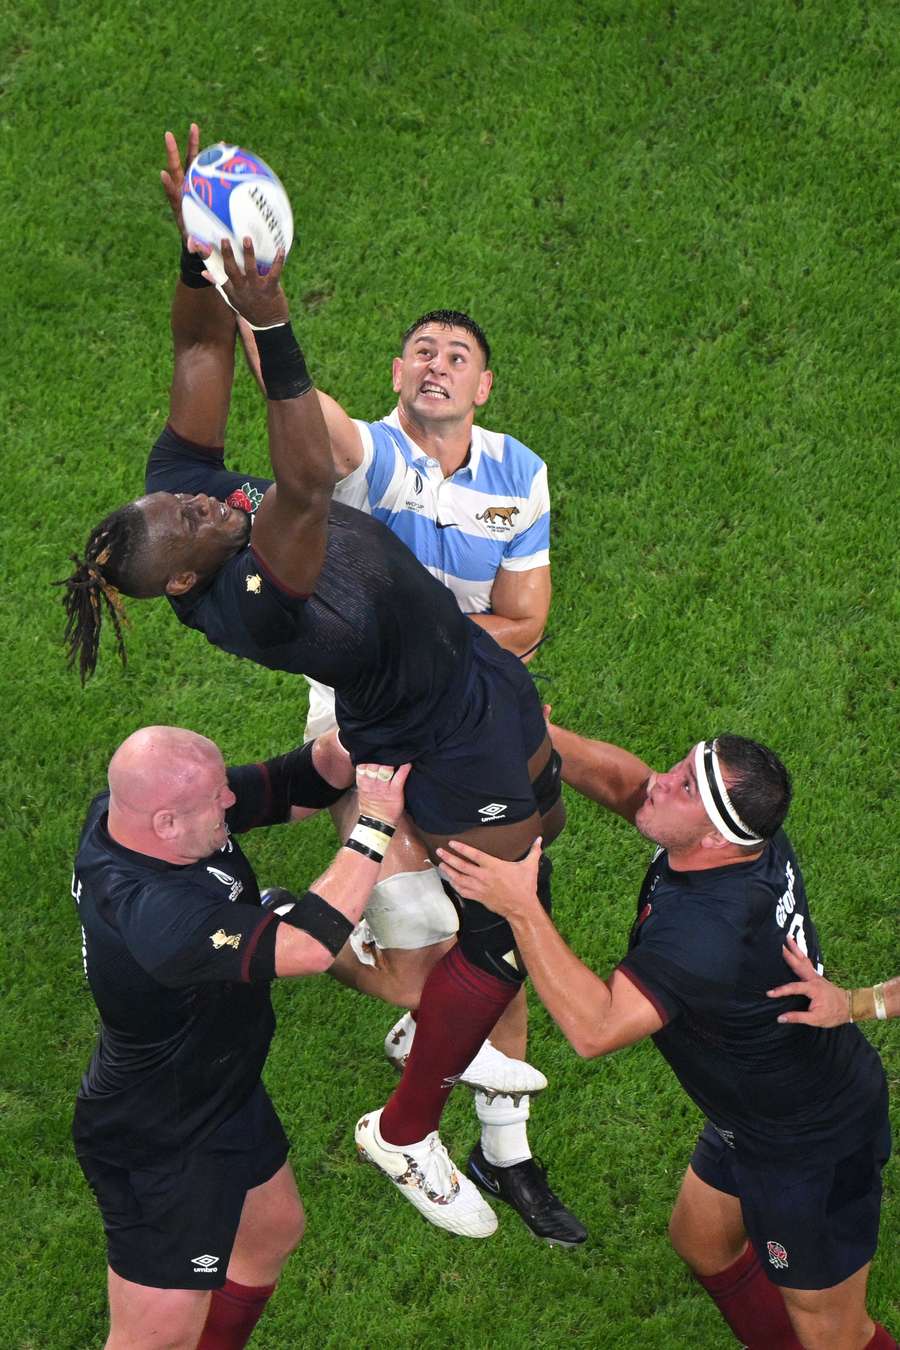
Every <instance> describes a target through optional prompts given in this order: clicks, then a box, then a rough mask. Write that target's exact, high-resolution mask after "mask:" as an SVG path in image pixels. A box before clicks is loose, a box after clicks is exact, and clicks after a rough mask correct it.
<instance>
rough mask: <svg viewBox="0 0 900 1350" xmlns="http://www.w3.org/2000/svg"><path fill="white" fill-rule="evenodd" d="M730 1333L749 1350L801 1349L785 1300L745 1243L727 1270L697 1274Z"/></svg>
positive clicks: (751, 1248) (750, 1246)
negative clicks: (713, 1273)
mask: <svg viewBox="0 0 900 1350" xmlns="http://www.w3.org/2000/svg"><path fill="white" fill-rule="evenodd" d="M694 1273H695V1277H696V1279H697V1280H699V1282H700V1283H701V1284H702V1285H703V1288H704V1289H705V1290H706V1292H707V1293H708V1294H709V1296H710V1298H711V1299H712V1301H713V1302H714V1303H715V1305H716V1307H717V1308H718V1309H719V1312H720V1313H721V1314H722V1316H723V1317H724V1318H725V1321H726V1322H727V1323H728V1325H729V1326H730V1327H731V1330H732V1331H733V1332H734V1334H735V1336H737V1338H738V1340H739V1341H742V1342H743V1343H744V1344H745V1345H746V1346H747V1347H748V1350H803V1346H802V1344H801V1342H800V1341H798V1340H797V1337H796V1335H795V1334H794V1328H793V1326H792V1325H791V1319H790V1318H789V1317H788V1311H787V1308H786V1307H785V1305H784V1299H783V1298H782V1297H781V1292H780V1290H779V1289H778V1287H777V1285H774V1284H773V1283H772V1281H771V1280H770V1279H769V1277H768V1276H767V1275H766V1272H765V1271H764V1270H763V1268H762V1266H761V1265H760V1264H759V1258H758V1257H757V1255H756V1252H755V1251H754V1250H753V1247H752V1245H751V1244H750V1243H749V1242H748V1243H747V1246H746V1247H745V1249H744V1251H743V1252H742V1253H741V1255H740V1256H739V1257H738V1259H737V1260H736V1261H735V1262H734V1263H733V1265H730V1266H729V1267H728V1268H727V1270H720V1271H718V1272H717V1273H716V1274H715V1275H697V1274H696V1272H694Z"/></svg>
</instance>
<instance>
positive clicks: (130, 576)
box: [54, 502, 147, 684]
mask: <svg viewBox="0 0 900 1350" xmlns="http://www.w3.org/2000/svg"><path fill="white" fill-rule="evenodd" d="M146 539H147V527H146V524H145V523H144V518H143V516H142V514H141V512H140V510H139V509H138V508H137V507H136V506H135V504H134V503H133V502H131V503H129V505H128V506H123V507H120V508H119V510H118V511H113V512H112V513H111V514H110V515H108V516H107V517H106V519H105V520H101V522H100V524H99V525H97V526H96V527H95V528H94V529H93V530H92V531H91V535H90V538H89V539H88V541H87V545H86V547H85V550H84V558H79V557H78V555H77V553H71V554H70V555H69V558H70V561H71V562H73V563H74V564H75V571H74V572H73V573H72V575H71V576H70V577H65V578H64V579H63V580H62V581H57V582H55V583H54V584H55V585H57V586H64V587H65V588H66V589H65V594H64V595H63V607H64V609H65V611H66V631H65V635H64V641H65V645H66V651H67V664H68V666H69V669H71V668H72V666H73V665H74V664H75V662H76V660H77V661H78V671H79V675H80V676H81V683H82V684H84V683H85V681H86V680H87V679H88V678H89V676H91V675H93V673H94V671H95V669H96V667H97V657H98V655H99V652H100V629H101V627H102V624H103V613H104V610H105V611H106V613H107V614H108V615H109V618H110V621H111V623H112V626H113V629H114V631H115V635H116V649H117V651H118V653H119V657H120V659H121V662H122V665H123V666H124V665H125V664H126V663H127V659H128V658H127V656H126V653H125V638H124V635H123V632H122V629H123V627H124V626H125V625H126V624H127V623H128V617H127V615H126V613H125V606H124V605H123V604H122V596H121V594H120V591H124V593H125V594H126V595H134V596H142V595H146V594H147V591H146V589H144V588H143V587H142V586H141V584H140V582H138V580H137V572H138V569H137V567H136V566H135V564H136V563H137V562H138V561H139V560H140V556H141V554H142V553H143V551H144V545H145V543H146Z"/></svg>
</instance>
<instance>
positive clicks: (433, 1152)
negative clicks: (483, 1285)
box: [355, 1107, 497, 1238]
mask: <svg viewBox="0 0 900 1350" xmlns="http://www.w3.org/2000/svg"><path fill="white" fill-rule="evenodd" d="M383 1109H384V1108H383V1107H382V1108H380V1109H379V1110H377V1111H369V1112H367V1113H366V1115H364V1116H362V1117H361V1119H360V1120H359V1121H358V1122H357V1125H356V1131H355V1137H356V1151H357V1153H358V1154H359V1157H360V1160H361V1161H363V1162H370V1163H373V1164H374V1166H375V1167H377V1168H378V1170H379V1171H380V1172H383V1173H384V1175H385V1176H386V1177H387V1178H388V1179H389V1180H390V1181H391V1182H393V1184H394V1185H395V1186H396V1187H397V1190H398V1191H400V1193H401V1195H405V1196H406V1198H407V1200H409V1202H410V1203H411V1204H413V1205H415V1207H416V1209H417V1210H418V1211H419V1213H420V1214H424V1216H425V1218H426V1219H427V1220H428V1222H429V1223H433V1224H434V1225H435V1226H436V1227H437V1228H446V1229H447V1231H448V1232H450V1233H457V1234H459V1235H460V1236H461V1237H474V1238H483V1237H490V1236H491V1234H492V1233H493V1232H494V1231H495V1229H496V1227H497V1216H496V1214H495V1213H494V1211H493V1210H492V1209H491V1207H490V1205H489V1204H487V1203H486V1202H485V1201H484V1200H483V1199H482V1197H481V1193H480V1191H479V1190H478V1187H477V1186H474V1185H473V1184H472V1182H471V1181H469V1179H468V1177H466V1176H465V1175H464V1174H462V1173H460V1172H459V1171H458V1170H457V1168H456V1166H455V1165H454V1163H453V1162H451V1160H450V1156H449V1154H448V1153H447V1150H446V1149H445V1148H444V1145H443V1144H442V1143H441V1140H440V1136H439V1135H438V1132H437V1130H432V1132H431V1134H429V1135H426V1136H425V1138H424V1139H422V1140H420V1141H419V1142H418V1143H417V1144H386V1143H385V1142H384V1140H383V1139H382V1138H381V1135H380V1134H379V1133H378V1122H379V1120H380V1119H381V1112H382V1110H383Z"/></svg>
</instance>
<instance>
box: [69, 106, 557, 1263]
mask: <svg viewBox="0 0 900 1350" xmlns="http://www.w3.org/2000/svg"><path fill="white" fill-rule="evenodd" d="M198 143H199V133H198V132H197V128H196V127H192V129H191V137H190V141H189V155H192V154H194V153H196V150H197V146H198ZM167 145H168V150H169V169H168V172H167V174H166V176H165V179H164V181H166V183H167V186H168V187H169V188H170V189H173V190H174V191H176V192H177V187H178V179H179V176H180V174H181V164H180V158H179V155H178V150H177V146H176V144H175V141H174V138H173V137H171V135H170V136H168V137H167ZM222 252H223V258H224V262H225V267H226V271H227V275H228V282H227V284H226V285H225V287H224V291H225V293H226V294H227V296H228V299H229V301H230V302H231V304H232V305H233V306H234V308H235V310H236V311H238V312H240V313H241V314H242V315H243V316H244V318H246V319H247V320H248V322H249V323H250V324H251V325H252V326H253V327H254V329H255V330H256V340H257V344H258V346H259V352H260V363H261V371H262V378H263V382H264V384H265V387H266V392H267V416H268V439H269V451H270V457H271V461H272V467H273V470H274V478H275V483H274V485H273V486H271V487H268V488H267V490H263V489H264V488H265V486H266V482H267V480H263V486H262V487H260V486H259V485H258V484H257V483H255V482H254V481H253V480H250V479H245V478H244V476H242V475H239V474H235V473H232V472H230V471H229V470H227V469H226V468H225V465H224V459H223V452H222V449H221V447H222V445H223V442H224V436H225V428H226V422H227V416H228V407H229V401H230V395H231V385H232V379H233V371H234V349H235V332H236V318H235V314H234V313H233V312H232V311H231V310H230V309H229V308H227V307H226V306H225V305H223V303H222V300H221V298H220V297H219V296H218V295H217V294H216V292H215V291H214V290H213V289H212V288H211V287H209V286H207V285H205V278H204V277H203V276H202V261H201V260H198V259H197V258H196V257H195V256H194V255H192V254H191V253H190V252H189V251H187V249H185V251H184V253H183V265H182V279H181V281H180V283H179V285H178V287H177V292H176V296H175V300H174V303H173V310H172V328H173V337H174V343H175V368H174V376H173V384H172V391H171V401H170V417H169V424H168V426H167V428H166V429H165V431H164V432H163V433H162V435H161V436H160V438H159V440H158V441H157V444H156V446H155V447H154V450H153V453H152V456H151V464H150V469H149V473H148V477H149V478H150V482H149V484H148V486H150V487H152V488H154V489H156V490H153V491H150V492H149V493H148V495H146V496H144V497H142V498H140V499H138V500H137V501H135V502H132V503H129V504H128V505H126V506H125V507H123V508H121V509H120V510H119V511H116V512H113V513H112V514H111V515H110V516H107V517H106V519H105V520H104V521H102V522H101V523H100V525H99V526H97V527H96V529H95V530H94V531H92V533H91V535H90V538H89V541H88V546H87V550H86V553H85V556H84V558H83V559H82V560H78V562H77V565H76V569H75V571H74V573H73V574H72V576H71V577H70V578H69V579H68V581H67V583H66V597H65V598H66V606H67V611H68V617H69V628H68V632H69V651H70V659H71V660H72V661H76V660H77V661H78V663H79V666H80V669H81V672H82V676H83V677H86V676H87V675H89V674H90V672H91V670H92V669H93V667H94V665H95V664H96V660H97V655H98V650H99V638H100V629H101V622H102V616H103V611H104V608H105V607H108V606H109V605H111V606H113V609H114V612H115V615H116V619H119V609H118V603H117V597H116V596H115V595H114V591H121V592H123V593H124V594H127V595H130V596H133V597H135V598H151V597H155V596H160V597H161V596H165V597H167V599H168V600H169V602H170V603H171V605H172V607H173V609H174V610H175V612H176V614H177V616H178V618H179V619H180V621H181V622H182V623H183V624H184V625H185V626H187V627H189V628H193V629H196V630H198V631H200V632H202V633H204V634H205V636H206V637H207V639H208V640H209V641H210V642H212V643H213V644H214V645H216V646H219V647H221V648H222V649H223V650H225V651H227V652H230V653H232V654H234V655H238V656H243V657H245V658H248V659H250V660H254V661H256V662H258V663H259V664H262V665H265V666H268V667H270V668H272V669H277V670H284V671H288V672H291V673H296V674H307V675H310V676H312V677H313V678H314V679H318V680H320V681H322V682H323V683H326V684H329V685H331V686H333V687H334V688H335V689H336V705H337V714H338V721H339V725H340V729H341V738H342V740H343V742H344V743H345V745H346V746H347V748H348V750H349V751H350V753H351V756H352V758H353V760H354V762H356V763H358V762H361V761H367V762H375V763H390V764H396V763H405V762H407V761H412V763H413V770H412V772H411V774H410V777H409V780H408V782H407V785H406V801H407V806H408V809H409V813H410V816H411V817H412V819H413V821H414V823H415V825H416V827H417V829H418V831H419V833H420V835H421V837H422V839H423V840H424V842H425V844H426V846H427V847H428V848H429V850H430V852H431V853H432V856H434V850H435V849H436V848H437V847H438V846H439V845H440V844H441V843H443V842H445V841H446V840H447V839H448V838H449V836H450V835H451V834H452V835H454V836H458V835H460V834H461V835H462V836H463V837H464V838H466V839H469V840H471V842H473V843H476V844H479V845H480V846H482V847H484V848H487V849H488V850H491V851H496V852H497V853H498V855H500V856H503V857H506V858H516V857H521V856H522V855H523V854H524V853H525V852H526V851H527V850H528V848H529V846H530V845H531V843H532V841H533V840H534V838H535V837H536V836H537V835H538V834H541V835H542V836H543V838H544V839H545V840H546V841H547V842H548V843H549V842H550V840H551V839H552V838H553V837H554V835H555V834H556V833H557V832H558V831H559V829H560V828H561V826H562V820H563V810H562V804H561V800H560V792H559V780H558V760H557V757H556V756H555V754H554V752H553V750H552V747H551V745H550V741H549V738H548V736H547V734H546V728H545V726H544V722H543V716H542V712H541V706H540V702H539V700H538V698H537V695H536V693H535V690H534V687H533V684H532V682H531V680H530V678H529V676H528V674H527V671H526V670H525V667H524V666H523V665H522V663H521V662H520V661H519V660H518V659H517V658H516V657H515V656H513V655H512V654H511V653H510V652H507V651H504V650H503V649H502V648H500V647H499V646H498V645H497V644H496V643H495V642H494V640H493V639H492V638H491V636H490V635H489V634H488V633H487V632H486V631H484V630H483V629H480V628H478V627H477V626H476V625H474V624H473V623H471V622H470V621H469V620H468V619H467V618H466V617H465V616H464V615H463V614H462V613H461V611H460V609H459V607H458V605H457V603H456V600H455V599H454V597H453V595H452V594H451V592H450V591H449V590H448V589H447V588H446V587H445V586H443V585H442V584H441V583H440V582H439V581H438V580H437V579H436V578H434V577H433V576H431V575H430V573H429V572H428V571H426V569H425V568H424V567H422V566H421V565H420V564H419V563H418V562H417V561H416V560H415V559H414V558H413V557H412V555H411V554H410V553H409V550H408V549H407V548H406V546H405V545H404V544H402V543H401V542H400V540H399V539H397V538H396V537H395V535H394V534H392V533H391V531H390V530H388V529H387V528H386V527H385V526H384V525H383V524H382V523H381V522H379V521H377V520H375V519H373V518H372V517H370V516H367V515H364V514H363V513H361V512H359V511H356V510H354V509H353V508H351V507H347V506H343V505H342V504H340V503H334V502H332V499H331V494H332V490H333V486H334V478H335V474H334V467H333V463H332V452H331V445H330V441H329V436H328V431H327V428H326V424H325V421H324V419H323V416H322V411H321V406H320V403H319V399H318V397H317V396H316V394H315V391H314V389H313V383H312V380H311V378H310V376H309V373H308V371H307V368H306V364H305V360H304V358H303V355H302V353H301V351H300V349H299V347H298V345H297V342H296V339H295V338H294V335H293V332H292V329H291V325H290V322H289V313H288V305H287V300H286V298H285V295H284V292H283V290H282V288H281V285H280V275H281V269H282V266H283V258H279V259H278V260H277V261H276V264H275V265H274V267H273V268H272V270H271V271H270V272H269V273H268V275H266V276H261V275H260V274H259V272H258V271H257V268H256V264H255V259H254V256H253V251H252V247H251V246H250V244H249V241H247V242H246V243H245V246H244V257H243V270H242V269H241V268H240V267H238V265H237V262H236V260H235V258H234V256H233V254H232V252H231V250H230V248H229V247H228V245H227V244H225V245H224V247H223V250H222ZM255 495H259V496H260V497H261V500H260V501H259V504H258V507H257V510H256V512H255V523H254V525H253V536H252V543H251V536H250V530H251V514H250V510H249V509H248V508H252V506H253V505H254V500H253V497H254V496H255ZM357 844H358V847H360V848H364V847H365V841H364V840H359V841H357ZM541 892H542V895H543V896H544V899H545V903H547V904H549V864H546V863H545V864H544V865H543V867H542V881H541ZM525 974H526V972H525V969H524V966H523V964H522V962H521V961H520V959H519V957H518V955H517V953H516V951H515V945H514V943H513V941H512V935H511V932H510V930H509V927H508V925H507V924H506V923H505V922H504V921H498V920H497V919H496V917H495V916H493V915H492V914H490V913H489V911H488V910H486V909H485V908H484V907H483V906H481V905H468V904H466V905H465V906H463V910H462V918H461V923H460V935H459V941H458V943H457V945H456V946H454V947H453V948H452V949H451V950H450V951H449V952H448V953H447V954H446V955H445V956H444V957H442V959H441V960H440V961H439V962H438V963H437V964H436V965H435V966H434V968H433V970H432V971H431V973H430V974H429V976H428V979H427V981H426V984H425V987H424V989H423V992H422V997H421V1000H420V1004H419V1012H418V1021H417V1030H416V1037H415V1041H414V1044H413V1049H412V1051H411V1053H410V1056H409V1059H408V1061H407V1064H406V1067H405V1069H404V1072H403V1076H402V1078H401V1081H400V1085H399V1087H398V1088H397V1090H396V1091H395V1092H394V1093H393V1095H392V1096H391V1098H390V1100H389V1101H388V1103H387V1105H386V1106H385V1107H384V1108H383V1109H382V1110H379V1111H375V1112H369V1113H368V1114H367V1115H365V1116H363V1117H362V1119H361V1120H360V1122H359V1125H358V1126H357V1147H358V1149H359V1151H360V1153H361V1154H362V1156H364V1157H365V1158H367V1159H368V1160H370V1161H372V1162H373V1163H375V1164H376V1165H377V1166H378V1167H379V1168H380V1169H381V1170H382V1172H384V1173H385V1175H387V1176H388V1178H389V1179H390V1180H392V1181H393V1182H394V1184H395V1185H396V1186H397V1187H398V1189H400V1190H401V1192H402V1193H403V1194H404V1195H406V1196H407V1198H409V1199H410V1201H411V1202H412V1203H413V1204H414V1205H415V1206H416V1207H417V1208H418V1209H419V1210H420V1211H421V1212H422V1213H424V1214H425V1215H426V1217H427V1218H428V1219H429V1220H430V1221H431V1222H433V1223H436V1224H437V1225H438V1226H441V1227H445V1228H449V1229H451V1230H452V1231H455V1232H459V1233H463V1234H466V1235H468V1236H473V1237H484V1236H488V1235H489V1234H490V1233H491V1232H493V1231H494V1229H495V1227H496V1218H495V1216H494V1214H493V1211H492V1210H491V1209H490V1207H489V1206H488V1205H487V1204H486V1203H485V1202H484V1201H483V1199H482V1198H481V1196H480V1194H479V1192H478V1190H477V1188H476V1187H475V1186H474V1185H473V1184H472V1183H471V1182H468V1181H467V1180H466V1179H465V1178H463V1177H460V1176H459V1174H458V1173H457V1171H456V1169H455V1168H454V1167H453V1165H452V1164H451V1162H450V1160H449V1158H448V1156H447V1153H446V1150H445V1149H444V1148H443V1145H442V1144H441V1142H440V1139H439V1137H438V1135H437V1127H438V1123H439V1120H440V1116H441V1113H442V1110H443V1106H444V1103H445V1101H446V1099H447V1096H448V1095H449V1092H450V1090H451V1088H452V1087H453V1085H454V1083H455V1082H456V1081H457V1079H458V1077H459V1075H460V1074H461V1073H462V1072H463V1071H464V1070H465V1068H466V1066H467V1065H468V1064H469V1063H470V1061H471V1060H472V1058H473V1056H474V1055H475V1053H476V1051H477V1050H478V1049H479V1047H480V1046H481V1045H482V1043H483V1041H484V1039H485V1037H486V1036H487V1035H488V1033H489V1032H490V1031H491V1029H492V1027H493V1026H494V1024H495V1022H496V1021H497V1020H498V1018H499V1017H500V1015H501V1014H502V1012H503V1010H504V1009H505V1008H506V1006H507V1005H508V1004H509V1003H510V1002H511V1000H512V999H513V998H514V996H515V995H516V993H517V991H518V989H519V987H520V985H521V983H522V982H523V980H524V978H525Z"/></svg>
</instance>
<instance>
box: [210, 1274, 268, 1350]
mask: <svg viewBox="0 0 900 1350" xmlns="http://www.w3.org/2000/svg"><path fill="white" fill-rule="evenodd" d="M274 1292H275V1286H274V1284H260V1285H255V1286H254V1285H249V1284H235V1282H234V1280H226V1281H225V1283H224V1284H223V1285H222V1287H221V1289H214V1290H213V1293H212V1298H211V1299H210V1301H209V1312H208V1313H207V1315H206V1325H205V1326H204V1328H203V1333H202V1335H201V1337H200V1339H199V1341H198V1342H197V1350H243V1348H244V1346H245V1345H246V1344H247V1342H248V1341H249V1339H250V1337H251V1335H252V1334H253V1328H254V1327H255V1326H256V1324H257V1322H258V1321H259V1319H260V1317H262V1312H263V1308H264V1307H265V1306H266V1304H267V1303H268V1301H269V1299H270V1298H271V1297H272V1295H273V1294H274Z"/></svg>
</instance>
